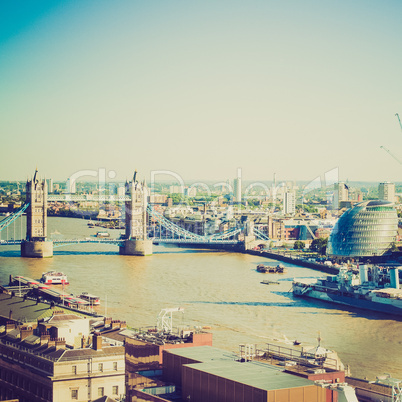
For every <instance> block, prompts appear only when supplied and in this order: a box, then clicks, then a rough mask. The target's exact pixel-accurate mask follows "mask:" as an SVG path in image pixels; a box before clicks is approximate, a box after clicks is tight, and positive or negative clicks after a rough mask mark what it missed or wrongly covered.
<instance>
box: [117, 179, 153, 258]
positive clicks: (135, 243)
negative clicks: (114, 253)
mask: <svg viewBox="0 0 402 402" xmlns="http://www.w3.org/2000/svg"><path fill="white" fill-rule="evenodd" d="M126 196H128V197H129V200H128V201H126V203H125V210H126V233H125V240H124V245H123V246H120V254H124V255H142V256H144V255H151V254H152V240H149V239H148V234H147V223H148V215H147V206H148V188H147V185H146V184H145V182H142V183H140V182H138V180H137V172H134V176H133V180H132V181H131V182H130V183H127V182H126Z"/></svg>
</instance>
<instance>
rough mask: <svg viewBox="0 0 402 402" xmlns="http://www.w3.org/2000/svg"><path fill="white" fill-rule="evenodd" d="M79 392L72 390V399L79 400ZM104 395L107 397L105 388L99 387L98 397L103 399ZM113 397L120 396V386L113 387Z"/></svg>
mask: <svg viewBox="0 0 402 402" xmlns="http://www.w3.org/2000/svg"><path fill="white" fill-rule="evenodd" d="M78 391H79V388H73V389H71V399H74V400H78ZM104 395H105V388H104V387H98V397H101V396H104ZM112 395H119V386H118V385H113V386H112Z"/></svg>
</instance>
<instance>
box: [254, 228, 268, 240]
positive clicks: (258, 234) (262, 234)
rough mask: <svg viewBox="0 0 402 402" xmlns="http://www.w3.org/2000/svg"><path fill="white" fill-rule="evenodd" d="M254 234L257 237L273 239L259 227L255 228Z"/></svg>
mask: <svg viewBox="0 0 402 402" xmlns="http://www.w3.org/2000/svg"><path fill="white" fill-rule="evenodd" d="M253 230H254V235H255V237H256V238H257V239H260V240H271V239H270V238H269V237H268V236H267V235H266V234H264V233H262V232H261V231H259V230H258V229H257V228H254V229H253Z"/></svg>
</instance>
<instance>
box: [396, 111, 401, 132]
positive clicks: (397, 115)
mask: <svg viewBox="0 0 402 402" xmlns="http://www.w3.org/2000/svg"><path fill="white" fill-rule="evenodd" d="M395 116H396V117H397V118H398V121H399V125H400V127H401V131H402V123H401V119H400V118H399V114H398V113H395Z"/></svg>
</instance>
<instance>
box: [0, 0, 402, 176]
mask: <svg viewBox="0 0 402 402" xmlns="http://www.w3.org/2000/svg"><path fill="white" fill-rule="evenodd" d="M401 21H402V2H401V1H400V0H393V1H392V0H391V1H384V0H338V1H334V0H332V1H326V0H313V1H300V0H298V1H287V0H284V1H277V0H276V1H273V0H259V1H248V2H245V1H243V0H242V1H236V0H231V1H226V0H202V1H201V0H200V1H184V0H182V1H176V0H168V1H167V0H163V1H159V0H142V1H134V0H127V1H123V0H121V1H119V0H113V1H110V0H104V1H102V0H96V1H95V0H93V1H90V0H80V1H68V0H64V1H56V0H49V1H45V0H41V1H32V0H26V1H17V0H2V1H1V2H0V136H1V137H0V138H1V143H0V147H1V148H0V149H1V154H0V179H10V180H15V179H25V178H26V177H27V176H31V175H32V173H33V171H34V169H35V167H36V166H37V167H38V169H39V171H40V172H41V173H42V175H46V176H47V177H52V178H53V179H54V180H65V179H66V178H67V177H69V176H70V175H72V174H74V173H75V172H77V171H80V170H84V169H89V170H93V171H96V170H98V169H106V171H107V172H109V171H111V170H112V171H115V172H116V178H117V179H125V178H126V177H131V175H132V172H133V170H134V169H137V170H138V171H139V174H140V176H141V177H147V178H148V177H149V176H150V172H151V171H152V170H170V171H174V172H176V173H177V174H179V175H181V176H182V177H183V178H184V179H185V180H189V179H209V180H214V179H216V180H218V179H228V178H230V179H233V178H234V177H236V175H237V168H239V167H240V168H242V173H243V178H244V179H245V180H270V179H272V176H273V173H274V172H276V175H277V179H278V180H291V179H294V180H312V179H314V178H315V177H317V176H323V175H324V173H325V172H327V171H330V170H331V169H334V168H339V172H340V178H341V179H343V180H345V179H349V180H378V181H383V180H393V181H402V174H401V173H402V165H401V164H398V162H396V161H395V159H393V158H392V157H391V156H390V155H388V154H387V153H386V152H385V151H384V150H383V149H380V146H381V145H382V146H385V147H386V148H388V149H389V150H391V152H393V153H394V154H395V155H396V156H397V157H399V158H400V159H401V160H402V130H401V128H400V126H399V123H398V120H397V117H396V116H395V113H400V114H401V116H402V49H401V43H402V23H401Z"/></svg>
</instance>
